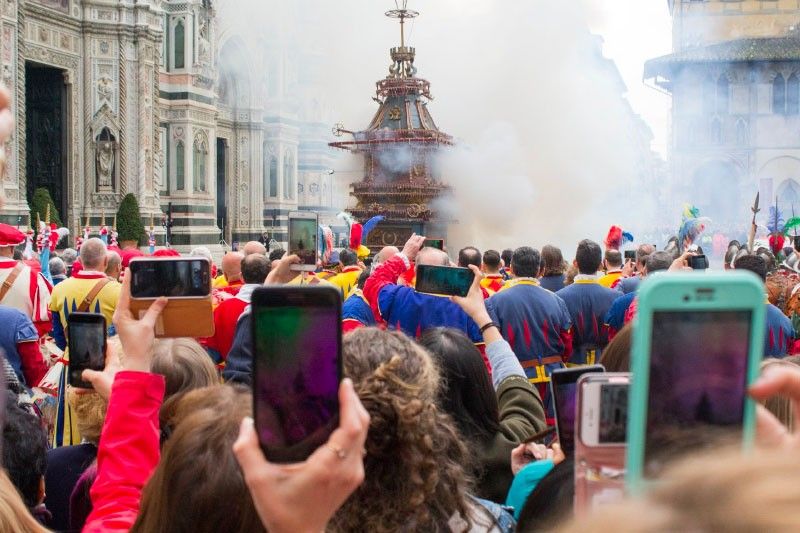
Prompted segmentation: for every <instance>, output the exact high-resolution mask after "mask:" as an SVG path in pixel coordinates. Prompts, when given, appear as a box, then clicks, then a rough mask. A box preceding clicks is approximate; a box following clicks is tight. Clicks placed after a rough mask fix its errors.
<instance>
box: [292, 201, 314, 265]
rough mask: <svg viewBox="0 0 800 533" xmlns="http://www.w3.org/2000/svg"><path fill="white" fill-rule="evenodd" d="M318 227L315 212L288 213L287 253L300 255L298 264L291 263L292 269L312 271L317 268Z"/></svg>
mask: <svg viewBox="0 0 800 533" xmlns="http://www.w3.org/2000/svg"><path fill="white" fill-rule="evenodd" d="M318 227H319V217H318V216H317V214H316V213H308V212H303V213H290V214H289V255H297V256H298V257H300V264H298V265H292V270H298V271H301V272H314V271H315V270H316V269H317V239H318V236H317V228H318Z"/></svg>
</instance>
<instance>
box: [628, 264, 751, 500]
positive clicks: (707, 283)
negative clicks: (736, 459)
mask: <svg viewBox="0 0 800 533" xmlns="http://www.w3.org/2000/svg"><path fill="white" fill-rule="evenodd" d="M702 288H714V289H716V290H715V291H714V298H713V301H709V300H707V299H703V298H697V297H696V295H697V292H696V290H697V289H702ZM687 296H688V299H686V297H687ZM765 302H766V288H765V287H764V284H763V282H762V281H761V280H760V279H759V278H758V277H757V276H755V275H754V274H752V273H750V272H726V273H676V274H670V273H665V274H656V275H654V276H653V277H652V278H648V279H647V280H645V281H644V282H643V283H642V286H641V289H640V291H639V295H638V308H637V313H636V317H635V318H634V326H633V344H632V347H631V372H632V373H633V376H634V379H633V380H632V382H631V387H630V398H629V409H628V449H627V455H626V485H627V489H628V492H629V493H630V494H633V495H637V494H641V492H642V491H643V489H644V488H645V485H646V483H645V480H644V477H643V476H644V451H645V437H646V434H645V433H646V431H647V405H648V394H649V387H650V344H651V334H652V322H653V313H654V312H658V311H680V310H685V311H724V310H740V311H751V313H752V314H751V317H752V318H751V321H752V322H751V324H750V331H751V332H752V335H751V336H750V347H749V353H748V361H747V385H748V386H749V385H750V384H751V383H753V381H754V380H755V379H756V378H757V377H758V372H759V367H760V364H761V360H762V358H763V354H764V334H765V332H764V330H765V315H766V305H765ZM754 437H755V402H754V401H753V400H752V399H751V398H750V397H747V398H746V399H745V405H744V421H743V439H742V441H743V446H744V447H745V448H749V447H750V446H752V443H753V439H754Z"/></svg>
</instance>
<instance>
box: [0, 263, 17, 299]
mask: <svg viewBox="0 0 800 533" xmlns="http://www.w3.org/2000/svg"><path fill="white" fill-rule="evenodd" d="M22 269H23V266H22V263H17V266H15V267H14V269H13V270H12V271H11V273H10V274H9V275H8V277H7V278H6V280H5V281H4V282H3V285H2V286H0V302H2V301H3V298H5V297H6V294H8V291H9V290H11V286H12V285H14V282H15V281H17V278H18V277H19V275H20V274H21V273H22Z"/></svg>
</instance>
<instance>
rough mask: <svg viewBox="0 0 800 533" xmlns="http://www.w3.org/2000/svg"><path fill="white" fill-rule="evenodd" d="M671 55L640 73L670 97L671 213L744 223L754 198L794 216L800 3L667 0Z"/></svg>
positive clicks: (798, 175) (798, 202) (799, 160)
mask: <svg viewBox="0 0 800 533" xmlns="http://www.w3.org/2000/svg"><path fill="white" fill-rule="evenodd" d="M668 5H669V9H670V11H671V14H672V17H673V53H672V54H670V55H667V56H664V57H660V58H657V59H653V60H651V61H649V62H648V63H647V64H646V66H645V79H646V80H648V81H650V82H651V83H652V84H653V85H654V86H656V87H658V88H661V89H663V90H666V91H668V92H669V93H670V94H671V95H672V99H673V105H672V132H671V146H670V159H671V166H672V173H673V182H674V183H675V188H674V189H673V194H672V198H671V199H670V200H671V203H672V204H673V208H674V207H676V206H677V204H679V203H680V202H682V201H685V200H691V201H693V202H695V204H696V205H697V206H698V207H699V208H700V210H701V212H702V213H703V214H707V215H708V216H710V217H711V218H712V219H714V220H715V222H719V223H721V224H723V225H725V224H731V225H743V224H744V223H745V222H746V221H747V216H748V215H747V213H748V211H749V209H748V208H749V205H751V204H752V201H753V198H754V196H755V193H756V191H760V192H761V198H762V208H763V207H764V206H763V203H765V201H764V199H765V198H767V199H770V200H767V201H766V203H772V202H774V201H775V196H778V198H779V201H780V203H781V204H782V207H783V208H784V209H785V210H787V211H791V208H792V206H796V209H797V212H798V213H800V33H798V31H797V30H798V28H797V24H800V2H798V1H797V0H668Z"/></svg>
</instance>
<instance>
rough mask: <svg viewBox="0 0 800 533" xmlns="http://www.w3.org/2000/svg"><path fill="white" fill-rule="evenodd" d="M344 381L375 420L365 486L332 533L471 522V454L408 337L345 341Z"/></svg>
mask: <svg viewBox="0 0 800 533" xmlns="http://www.w3.org/2000/svg"><path fill="white" fill-rule="evenodd" d="M343 352H344V369H345V374H346V375H348V376H349V377H350V378H352V380H353V382H354V384H355V389H356V393H357V394H358V396H359V398H360V399H361V402H362V403H363V404H364V407H365V408H366V409H367V411H368V412H369V415H370V428H369V435H368V436H367V442H366V444H365V447H366V451H367V456H366V458H365V459H364V468H365V480H364V483H363V484H362V485H361V487H359V488H358V490H357V491H356V492H355V493H354V494H353V495H352V496H351V497H350V498H349V499H348V500H347V502H346V503H345V504H344V506H342V508H341V509H339V511H338V512H337V513H336V515H335V516H334V518H333V520H332V522H331V524H330V525H331V529H332V530H334V531H378V532H382V531H412V530H413V531H445V530H446V531H449V527H448V521H449V520H450V519H451V517H453V516H454V514H456V513H457V514H458V515H460V517H462V518H463V519H465V520H470V514H469V507H470V506H469V503H468V493H469V492H470V490H471V488H472V483H473V482H472V480H471V479H470V477H469V476H468V474H467V473H466V472H465V470H464V467H463V466H462V465H465V464H466V463H467V457H468V454H467V449H466V447H465V446H464V444H463V443H462V439H461V437H460V436H459V434H458V431H457V429H456V426H455V423H454V422H453V420H452V419H451V418H450V417H449V416H448V415H447V414H445V413H444V412H442V411H440V410H439V409H438V408H437V406H436V397H437V393H438V387H439V372H438V370H437V368H436V366H435V365H434V363H433V360H432V359H431V357H430V355H429V354H428V353H427V352H426V351H425V350H424V349H423V348H422V347H421V346H419V345H418V344H416V343H415V342H414V341H413V340H411V339H410V338H408V337H406V336H405V335H403V334H402V333H398V332H390V331H381V330H378V329H360V330H358V331H355V332H353V333H351V334H349V335H348V336H347V337H345V340H344V350H343Z"/></svg>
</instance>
